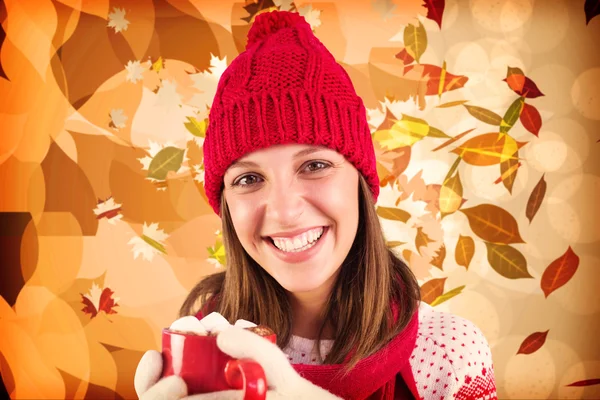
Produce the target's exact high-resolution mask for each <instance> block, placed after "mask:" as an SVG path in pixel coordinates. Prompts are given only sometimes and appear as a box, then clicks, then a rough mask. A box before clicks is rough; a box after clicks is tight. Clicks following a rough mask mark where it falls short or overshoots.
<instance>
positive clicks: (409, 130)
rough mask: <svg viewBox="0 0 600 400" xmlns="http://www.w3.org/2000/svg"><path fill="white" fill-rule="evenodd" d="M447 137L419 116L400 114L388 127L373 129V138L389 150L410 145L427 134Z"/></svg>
mask: <svg viewBox="0 0 600 400" xmlns="http://www.w3.org/2000/svg"><path fill="white" fill-rule="evenodd" d="M430 134H431V135H432V136H433V137H448V136H447V135H446V134H445V133H443V132H442V131H440V130H439V129H436V128H432V127H430V126H429V124H428V123H427V122H426V121H425V120H423V119H420V118H415V117H411V116H408V115H402V119H400V120H397V121H395V122H394V124H393V126H392V127H391V128H389V129H383V130H378V131H375V133H374V134H373V139H374V140H375V141H377V142H379V143H380V144H381V146H383V147H386V148H387V149H389V150H393V149H397V148H399V147H405V146H412V145H413V144H415V143H417V142H418V141H420V140H422V139H423V138H424V137H425V136H427V135H430Z"/></svg>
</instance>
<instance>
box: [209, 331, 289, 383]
mask: <svg viewBox="0 0 600 400" xmlns="http://www.w3.org/2000/svg"><path fill="white" fill-rule="evenodd" d="M217 346H219V348H220V349H221V351H223V352H224V353H226V354H229V355H230V356H231V357H233V358H237V359H240V358H250V359H253V360H254V361H256V362H257V363H259V364H260V366H261V367H262V368H263V370H264V371H265V377H266V378H267V384H268V385H269V387H282V386H286V385H288V384H289V383H291V382H292V381H293V380H294V379H295V378H297V377H296V371H295V370H294V368H293V367H292V366H291V364H290V363H289V361H288V359H287V356H286V355H285V354H284V353H283V352H282V351H281V350H280V349H279V347H277V345H275V344H273V343H271V342H270V341H268V340H267V339H265V338H263V337H261V336H259V335H257V334H256V333H253V332H250V331H248V330H245V329H242V328H236V327H233V328H229V329H227V330H225V331H224V332H221V333H220V334H219V335H218V336H217Z"/></svg>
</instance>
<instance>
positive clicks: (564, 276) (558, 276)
mask: <svg viewBox="0 0 600 400" xmlns="http://www.w3.org/2000/svg"><path fill="white" fill-rule="evenodd" d="M578 267H579V256H578V255H577V254H575V253H574V252H573V250H572V249H571V246H569V248H568V249H567V251H566V252H565V254H563V255H562V256H560V257H559V258H557V259H556V260H554V261H552V262H551V263H550V265H549V266H548V268H546V270H545V271H544V274H543V275H542V281H541V287H542V291H543V292H544V295H545V296H546V297H548V296H549V295H550V293H552V292H554V291H555V290H556V289H558V288H560V287H561V286H563V285H565V284H566V283H567V282H569V280H571V278H572V277H573V275H575V272H576V271H577V268H578Z"/></svg>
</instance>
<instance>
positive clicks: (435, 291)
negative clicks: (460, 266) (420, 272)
mask: <svg viewBox="0 0 600 400" xmlns="http://www.w3.org/2000/svg"><path fill="white" fill-rule="evenodd" d="M446 279H447V278H439V279H430V280H428V281H427V282H425V283H424V284H423V286H421V301H423V302H425V303H427V304H431V303H432V302H433V301H434V300H435V299H437V298H438V297H440V296H441V295H442V294H443V293H444V283H445V282H446Z"/></svg>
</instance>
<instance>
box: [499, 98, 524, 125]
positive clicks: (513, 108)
mask: <svg viewBox="0 0 600 400" xmlns="http://www.w3.org/2000/svg"><path fill="white" fill-rule="evenodd" d="M524 104H525V99H524V98H523V97H519V98H518V99H516V100H515V101H514V102H513V103H512V104H511V105H510V107H508V110H506V114H504V117H503V118H502V122H500V132H502V133H507V132H508V131H509V130H510V129H511V128H512V127H513V126H514V124H515V122H517V120H518V119H519V117H520V116H521V112H522V111H523V105H524Z"/></svg>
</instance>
